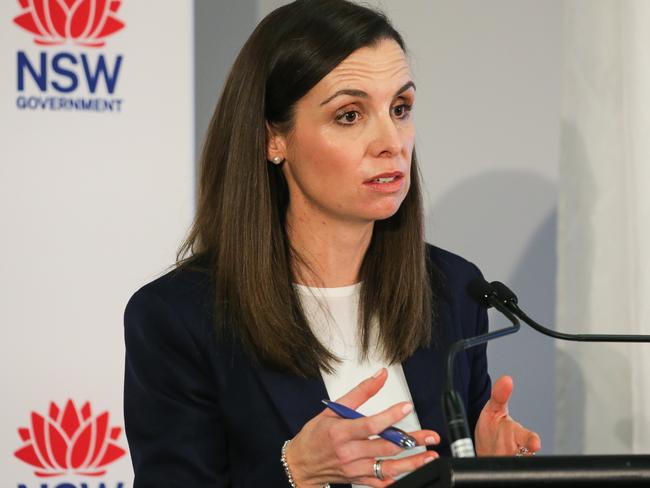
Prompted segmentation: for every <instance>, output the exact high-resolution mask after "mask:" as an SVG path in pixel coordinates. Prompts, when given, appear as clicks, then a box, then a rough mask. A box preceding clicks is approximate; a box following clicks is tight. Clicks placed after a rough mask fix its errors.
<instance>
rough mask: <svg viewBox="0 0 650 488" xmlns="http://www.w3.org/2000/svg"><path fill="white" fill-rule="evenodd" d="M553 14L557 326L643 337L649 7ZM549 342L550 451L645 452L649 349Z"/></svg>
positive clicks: (648, 239)
mask: <svg viewBox="0 0 650 488" xmlns="http://www.w3.org/2000/svg"><path fill="white" fill-rule="evenodd" d="M564 14H565V20H564V32H563V43H564V68H563V94H562V95H563V96H562V106H563V117H562V130H561V136H562V150H561V159H560V174H561V179H560V202H559V228H558V265H559V266H558V308H557V324H558V329H560V330H563V331H569V332H579V333H615V334H616V333H617V334H650V301H649V300H648V297H649V296H650V282H649V280H650V195H649V194H648V184H649V183H650V166H649V165H648V162H649V160H650V144H649V143H648V131H649V130H650V108H649V107H650V30H648V24H649V23H650V3H649V2H647V1H645V0H624V1H623V0H620V1H619V0H580V1H577V0H572V1H566V2H564ZM557 348H558V354H557V368H556V372H557V399H558V403H557V408H556V413H557V415H556V419H557V429H556V432H557V446H556V451H557V453H558V454H564V453H569V454H575V453H586V454H600V453H609V454H622V453H648V452H650V411H649V410H648V401H649V400H650V361H649V360H648V357H649V356H650V354H649V353H650V346H649V345H647V344H606V343H601V344H586V343H573V342H557Z"/></svg>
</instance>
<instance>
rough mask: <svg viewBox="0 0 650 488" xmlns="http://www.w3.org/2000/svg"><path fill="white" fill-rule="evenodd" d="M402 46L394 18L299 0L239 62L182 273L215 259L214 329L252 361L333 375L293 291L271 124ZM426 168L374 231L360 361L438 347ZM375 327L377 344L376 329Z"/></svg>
mask: <svg viewBox="0 0 650 488" xmlns="http://www.w3.org/2000/svg"><path fill="white" fill-rule="evenodd" d="M383 39H393V40H395V41H396V42H397V43H398V44H399V45H400V46H401V47H402V49H403V50H405V46H404V41H403V40H402V37H401V36H400V34H399V33H398V32H397V31H396V30H395V29H394V28H393V27H392V25H391V24H390V22H389V21H388V20H387V19H386V17H385V16H384V15H383V14H381V13H379V12H376V11H374V10H371V9H369V8H366V7H363V6H360V5H357V4H354V3H351V2H348V1H344V0H298V1H296V2H293V3H291V4H288V5H285V6H283V7H280V8H278V9H277V10H275V11H273V12H272V13H270V14H269V15H268V16H267V17H266V18H264V20H262V22H261V23H260V24H259V25H258V26H257V28H256V29H255V31H254V32H253V34H252V35H251V36H250V38H249V39H248V41H247V42H246V44H245V45H244V47H243V48H242V50H241V52H240V53H239V56H238V57H237V59H236V60H235V63H234V65H233V67H232V70H231V72H230V75H229V77H228V79H227V81H226V83H225V86H224V88H223V92H222V94H221V97H220V99H219V102H218V104H217V107H216V109H215V112H214V115H213V116H212V120H211V122H210V126H209V129H208V133H207V138H206V141H205V145H204V147H203V153H202V156H201V171H200V179H199V193H198V195H199V197H198V208H197V213H196V218H195V221H194V224H193V226H192V228H191V230H190V233H189V235H188V238H187V239H186V241H185V242H184V243H183V245H182V246H181V248H180V250H179V254H178V264H179V266H181V267H183V266H188V265H189V264H191V263H193V262H196V261H197V259H203V260H205V259H207V260H208V262H209V268H210V273H211V274H213V282H214V285H215V297H214V298H215V311H216V316H215V322H216V324H215V326H216V327H217V328H218V329H220V330H221V331H222V332H225V331H224V329H225V328H228V331H227V332H229V333H231V334H232V335H234V336H235V337H236V338H237V339H238V340H240V341H241V343H242V344H243V346H244V348H245V350H246V351H247V352H248V353H249V354H250V355H251V357H253V358H254V359H255V360H257V361H259V362H261V363H263V364H265V365H267V366H271V367H274V368H277V369H280V370H283V371H290V372H293V373H295V374H297V375H300V376H303V377H313V376H317V375H318V374H319V370H320V369H322V370H324V371H328V372H331V371H333V370H334V369H335V365H336V362H337V358H336V357H334V355H333V354H332V353H331V352H330V351H329V350H328V349H327V348H325V347H324V346H323V345H322V344H321V343H320V342H319V341H318V339H317V338H316V337H315V335H314V334H313V333H312V331H311V329H310V327H309V324H308V322H307V320H306V318H305V314H304V313H303V310H302V307H301V303H300V298H299V296H298V295H297V293H296V292H295V291H294V287H293V283H294V282H295V281H296V280H295V276H294V270H293V268H294V267H293V266H292V263H295V260H296V259H300V257H299V256H297V255H296V252H295V250H294V249H293V248H292V246H291V243H290V242H289V239H288V237H287V231H286V228H285V214H286V209H287V206H288V204H289V193H288V189H287V184H286V180H285V178H284V175H283V174H282V171H281V169H280V168H279V167H278V166H276V165H274V164H270V163H269V162H268V161H267V160H266V147H267V130H266V124H267V123H268V124H269V125H270V126H272V127H273V128H274V129H278V130H280V131H283V132H284V133H287V131H290V130H291V128H292V122H293V113H294V109H295V105H296V102H297V101H298V100H299V99H300V98H302V97H303V96H304V95H305V94H306V93H307V92H308V91H309V90H310V89H311V88H312V87H313V86H314V85H316V84H317V83H318V82H319V81H320V80H321V79H322V78H323V77H325V76H326V75H327V74H328V73H329V72H330V71H331V70H332V69H334V67H336V66H337V65H338V64H339V63H340V62H341V61H343V60H344V59H345V58H346V57H348V56H349V55H350V54H351V53H352V52H353V51H355V50H357V49H359V48H361V47H366V46H372V45H375V44H377V43H378V42H379V41H381V40H383ZM418 171H419V170H418V165H417V161H416V157H415V151H414V152H413V160H412V164H411V186H410V189H409V192H408V194H407V195H406V197H405V199H404V201H403V203H402V205H401V206H400V208H399V210H398V211H397V213H396V214H395V215H393V216H392V217H390V218H389V219H386V220H382V221H377V222H375V225H374V230H373V235H372V238H371V242H370V245H369V247H368V250H367V252H366V255H365V257H364V259H363V262H362V265H361V269H360V273H359V279H360V280H361V281H362V284H361V294H360V302H359V320H360V326H361V329H360V340H361V344H362V346H363V349H362V350H363V351H364V354H367V352H368V350H369V348H371V347H379V349H380V351H381V352H382V353H383V355H384V357H385V358H386V360H388V361H389V362H391V363H394V362H401V361H403V360H404V359H406V358H407V357H409V356H410V355H411V354H412V353H413V352H414V351H415V350H416V349H417V348H418V347H420V346H425V345H427V344H428V343H429V342H430V340H431V321H432V309H433V306H432V303H433V302H432V300H433V296H432V292H431V286H430V283H429V278H428V273H427V266H426V249H425V243H424V229H423V214H422V201H421V190H420V178H419V173H418ZM373 323H376V324H378V327H379V329H378V337H379V344H378V345H375V344H370V337H371V336H370V334H369V331H370V329H371V327H372V324H373Z"/></svg>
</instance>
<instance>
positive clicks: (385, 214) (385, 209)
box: [369, 200, 402, 220]
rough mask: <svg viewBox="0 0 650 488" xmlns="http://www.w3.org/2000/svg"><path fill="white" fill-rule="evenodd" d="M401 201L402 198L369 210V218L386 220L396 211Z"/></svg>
mask: <svg viewBox="0 0 650 488" xmlns="http://www.w3.org/2000/svg"><path fill="white" fill-rule="evenodd" d="M401 203H402V200H400V201H399V202H395V203H394V204H392V205H383V206H382V207H381V208H375V209H373V211H372V212H370V214H371V215H369V217H370V220H386V219H389V218H391V217H392V216H393V215H395V214H396V213H397V211H398V210H399V207H400V205H401Z"/></svg>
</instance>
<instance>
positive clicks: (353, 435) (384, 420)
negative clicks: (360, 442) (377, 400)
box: [345, 402, 413, 439]
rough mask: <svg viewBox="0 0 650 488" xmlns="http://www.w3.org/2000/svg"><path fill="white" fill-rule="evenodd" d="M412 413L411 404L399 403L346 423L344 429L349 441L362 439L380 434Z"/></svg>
mask: <svg viewBox="0 0 650 488" xmlns="http://www.w3.org/2000/svg"><path fill="white" fill-rule="evenodd" d="M412 411H413V404H412V403H409V402H401V403H397V404H395V405H393V406H392V407H389V408H387V409H386V410H384V411H382V412H379V413H377V414H375V415H369V416H368V417H363V418H360V419H356V420H349V421H347V422H346V424H347V425H345V428H346V429H347V434H348V435H349V438H350V439H363V438H367V437H370V436H371V435H377V434H379V433H380V432H382V431H384V430H386V429H387V428H388V427H391V426H392V425H393V424H396V423H397V422H399V421H400V420H402V419H403V418H404V417H406V416H407V415H408V414H410V413H411V412H412Z"/></svg>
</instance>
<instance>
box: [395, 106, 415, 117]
mask: <svg viewBox="0 0 650 488" xmlns="http://www.w3.org/2000/svg"><path fill="white" fill-rule="evenodd" d="M412 109H413V106H412V105H409V104H407V103H403V104H401V105H396V106H395V107H393V115H394V116H395V117H397V118H398V119H407V118H408V117H409V115H410V113H411V110H412Z"/></svg>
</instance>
